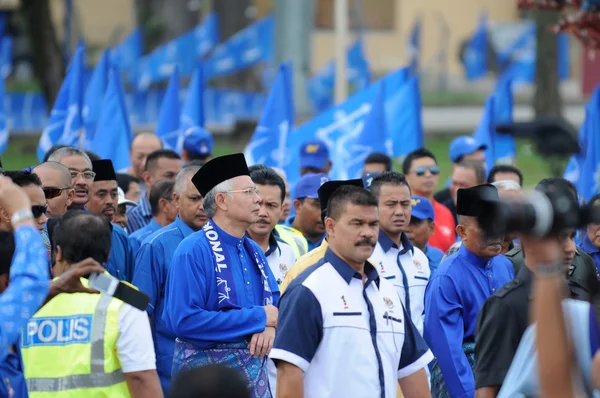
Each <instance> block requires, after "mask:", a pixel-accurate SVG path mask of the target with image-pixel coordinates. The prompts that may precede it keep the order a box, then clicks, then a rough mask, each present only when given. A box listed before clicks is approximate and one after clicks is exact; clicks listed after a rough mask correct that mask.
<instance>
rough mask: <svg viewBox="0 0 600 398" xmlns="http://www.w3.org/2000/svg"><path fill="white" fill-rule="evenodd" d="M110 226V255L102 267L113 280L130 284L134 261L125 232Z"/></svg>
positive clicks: (118, 227)
mask: <svg viewBox="0 0 600 398" xmlns="http://www.w3.org/2000/svg"><path fill="white" fill-rule="evenodd" d="M111 226H112V239H111V246H110V255H109V256H108V261H107V262H106V264H105V265H104V267H105V268H106V270H107V271H108V273H109V274H111V275H112V276H114V277H115V278H119V279H121V280H124V281H127V282H131V279H132V278H133V262H134V260H135V257H134V254H133V251H132V250H131V246H129V239H128V237H127V232H125V230H124V229H123V228H121V227H120V226H118V225H116V224H111Z"/></svg>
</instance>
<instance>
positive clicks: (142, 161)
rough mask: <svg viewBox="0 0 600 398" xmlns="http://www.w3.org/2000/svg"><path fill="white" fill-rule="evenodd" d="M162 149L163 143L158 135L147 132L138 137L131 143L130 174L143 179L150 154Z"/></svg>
mask: <svg viewBox="0 0 600 398" xmlns="http://www.w3.org/2000/svg"><path fill="white" fill-rule="evenodd" d="M161 148H162V141H161V140H160V138H159V137H158V136H157V135H156V134H154V133H148V132H146V133H140V134H138V135H136V136H135V138H134V139H133V141H132V142H131V148H129V159H130V161H131V168H130V169H129V174H130V175H132V176H134V177H136V178H140V179H141V178H142V174H143V173H144V166H145V165H146V158H147V157H148V155H149V154H151V153H152V152H154V151H157V150H159V149H161Z"/></svg>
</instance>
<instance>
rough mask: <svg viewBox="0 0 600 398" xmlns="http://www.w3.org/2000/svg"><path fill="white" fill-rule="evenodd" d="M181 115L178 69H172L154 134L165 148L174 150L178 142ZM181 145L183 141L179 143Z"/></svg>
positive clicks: (179, 139)
mask: <svg viewBox="0 0 600 398" xmlns="http://www.w3.org/2000/svg"><path fill="white" fill-rule="evenodd" d="M180 117H181V105H180V102H179V70H178V68H177V67H175V69H174V70H173V74H172V75H171V79H170V80H169V87H167V93H166V94H165V98H164V99H163V102H162V105H161V107H160V114H159V116H158V123H157V125H156V135H157V136H159V137H160V138H161V139H162V141H163V144H164V146H165V147H166V148H168V149H172V150H176V149H177V145H178V144H179V143H180V141H181V138H180V135H181V134H180V129H179V119H180ZM181 144H182V145H183V143H181Z"/></svg>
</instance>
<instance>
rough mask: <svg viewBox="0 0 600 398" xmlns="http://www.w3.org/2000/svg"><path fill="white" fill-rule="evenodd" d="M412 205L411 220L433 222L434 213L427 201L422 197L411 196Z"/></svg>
mask: <svg viewBox="0 0 600 398" xmlns="http://www.w3.org/2000/svg"><path fill="white" fill-rule="evenodd" d="M411 204H412V216H411V217H412V218H416V219H418V220H428V219H429V220H434V219H435V212H434V211H433V205H432V204H431V202H430V201H429V199H427V198H424V197H422V196H413V197H412V200H411Z"/></svg>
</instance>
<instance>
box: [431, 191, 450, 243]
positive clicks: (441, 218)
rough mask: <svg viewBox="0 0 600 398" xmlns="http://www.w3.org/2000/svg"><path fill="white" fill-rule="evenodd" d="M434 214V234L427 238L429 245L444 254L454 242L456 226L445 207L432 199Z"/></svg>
mask: <svg viewBox="0 0 600 398" xmlns="http://www.w3.org/2000/svg"><path fill="white" fill-rule="evenodd" d="M431 204H432V205H433V211H434V213H435V220H434V221H435V232H434V233H433V235H431V237H430V238H429V245H430V246H433V247H435V248H438V249H440V250H441V251H443V252H444V253H446V250H448V249H449V248H450V246H452V245H453V244H454V243H455V242H456V224H455V223H454V216H452V212H450V210H448V208H447V207H446V206H444V205H443V204H441V203H439V202H438V201H437V200H435V199H432V200H431Z"/></svg>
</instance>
